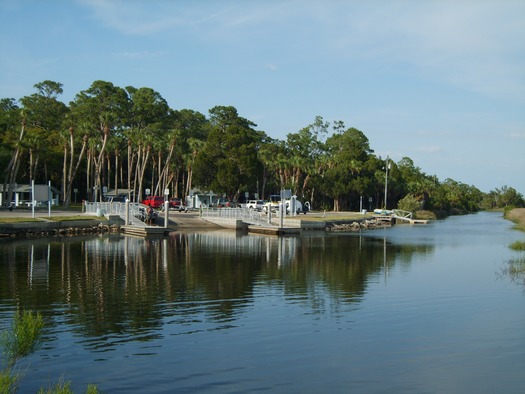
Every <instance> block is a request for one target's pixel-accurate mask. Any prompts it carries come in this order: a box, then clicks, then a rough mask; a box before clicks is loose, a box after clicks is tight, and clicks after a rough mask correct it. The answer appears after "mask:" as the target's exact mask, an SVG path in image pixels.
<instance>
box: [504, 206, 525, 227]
mask: <svg viewBox="0 0 525 394" xmlns="http://www.w3.org/2000/svg"><path fill="white" fill-rule="evenodd" d="M504 217H505V219H508V220H510V221H512V222H514V223H516V228H517V229H518V230H521V231H525V208H513V209H511V210H510V211H508V212H505V215H504Z"/></svg>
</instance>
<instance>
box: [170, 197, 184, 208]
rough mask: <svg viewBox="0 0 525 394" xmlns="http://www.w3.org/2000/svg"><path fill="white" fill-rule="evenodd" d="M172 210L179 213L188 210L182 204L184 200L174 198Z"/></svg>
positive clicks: (171, 203)
mask: <svg viewBox="0 0 525 394" xmlns="http://www.w3.org/2000/svg"><path fill="white" fill-rule="evenodd" d="M170 209H175V210H177V211H179V212H182V211H185V210H186V206H185V205H184V203H183V202H182V198H177V197H173V198H170Z"/></svg>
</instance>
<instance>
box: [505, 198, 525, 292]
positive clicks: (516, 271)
mask: <svg viewBox="0 0 525 394" xmlns="http://www.w3.org/2000/svg"><path fill="white" fill-rule="evenodd" d="M504 217H505V219H508V220H511V221H513V222H514V223H516V226H515V228H516V229H517V230H520V231H525V208H513V209H511V210H508V211H505V214H504ZM509 248H511V249H512V250H516V251H525V241H516V242H513V243H512V244H510V245H509ZM504 272H505V273H506V274H507V275H509V276H510V277H511V279H512V280H513V281H515V282H518V283H521V284H523V285H524V286H525V257H524V256H523V255H521V256H520V257H516V258H513V259H511V260H509V262H508V267H507V268H506V269H505V270H504Z"/></svg>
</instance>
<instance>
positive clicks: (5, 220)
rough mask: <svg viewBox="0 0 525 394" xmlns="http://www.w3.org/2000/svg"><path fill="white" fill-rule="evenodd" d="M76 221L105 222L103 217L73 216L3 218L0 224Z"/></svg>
mask: <svg viewBox="0 0 525 394" xmlns="http://www.w3.org/2000/svg"><path fill="white" fill-rule="evenodd" d="M77 220H105V218H104V217H95V216H85V215H74V216H51V217H47V216H46V217H38V218H27V217H3V218H0V223H35V222H49V221H51V222H69V221H77Z"/></svg>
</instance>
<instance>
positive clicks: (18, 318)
mask: <svg viewBox="0 0 525 394" xmlns="http://www.w3.org/2000/svg"><path fill="white" fill-rule="evenodd" d="M43 329H44V320H43V318H42V315H41V314H40V313H32V312H31V311H24V312H20V313H17V314H15V316H14V318H13V322H12V324H11V329H10V330H6V331H3V332H2V333H1V335H0V345H1V346H2V348H3V355H4V357H5V359H6V364H7V366H6V368H4V369H2V370H0V394H4V393H6V394H7V393H9V394H10V393H14V392H16V390H17V388H18V386H19V384H20V380H21V378H22V374H21V373H16V372H15V370H16V367H15V366H16V363H17V361H18V360H20V359H21V358H24V357H27V356H29V355H30V354H31V353H33V352H35V351H36V350H37V349H38V348H39V347H40V345H41V344H42V332H43ZM38 393H39V394H73V391H72V389H71V382H70V381H64V379H63V378H61V379H60V380H59V381H58V383H56V384H54V385H53V386H51V387H49V388H48V389H43V388H41V389H40V390H39V391H38ZM86 393H87V394H98V393H99V390H98V387H97V386H96V385H94V384H89V385H88V386H87V389H86Z"/></svg>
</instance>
